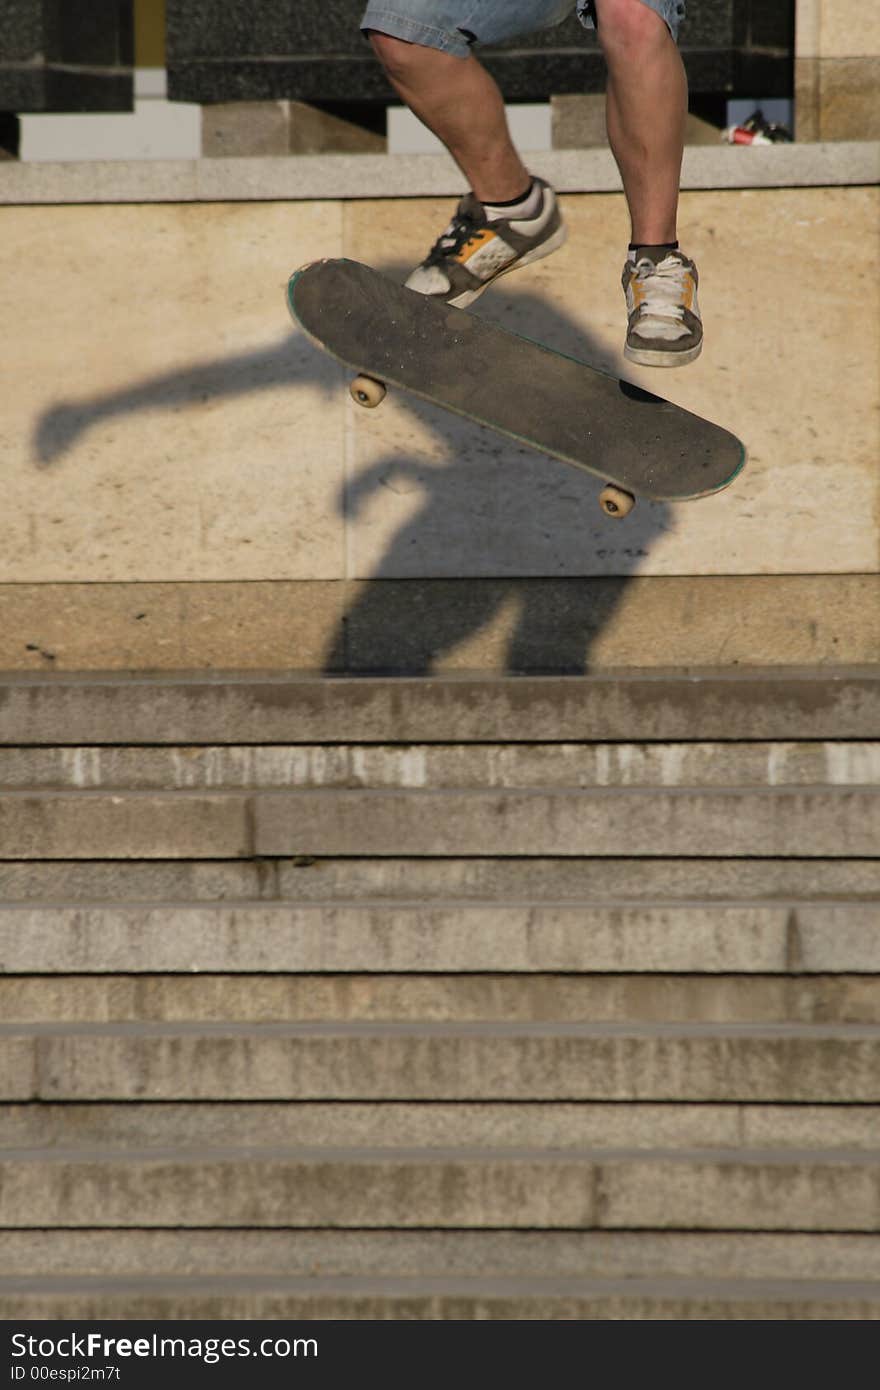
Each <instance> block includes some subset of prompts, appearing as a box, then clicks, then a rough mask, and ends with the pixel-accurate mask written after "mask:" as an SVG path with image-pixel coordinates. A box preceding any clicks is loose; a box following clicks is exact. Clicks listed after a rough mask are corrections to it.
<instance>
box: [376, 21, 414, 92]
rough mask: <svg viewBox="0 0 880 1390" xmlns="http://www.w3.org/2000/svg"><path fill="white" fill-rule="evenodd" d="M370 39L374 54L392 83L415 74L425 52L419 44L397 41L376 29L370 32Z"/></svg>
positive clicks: (402, 40) (390, 35)
mask: <svg viewBox="0 0 880 1390" xmlns="http://www.w3.org/2000/svg"><path fill="white" fill-rule="evenodd" d="M369 39H370V44H371V45H372V49H373V52H374V53H375V55H376V57H377V58H378V59H379V62H380V63H381V64H382V66H383V68H384V69H385V71H386V73H387V74H388V76H389V77H390V78H391V79H392V81H394V80H395V79H400V78H405V77H406V76H407V75H408V74H409V73H412V72H414V71H415V70H416V69H417V68H418V66H419V58H420V56H421V54H422V53H424V52H425V50H424V49H423V48H421V46H420V45H419V44H417V43H408V42H407V40H406V39H396V38H394V36H393V35H392V34H380V33H379V32H378V30H376V29H371V30H370V31H369Z"/></svg>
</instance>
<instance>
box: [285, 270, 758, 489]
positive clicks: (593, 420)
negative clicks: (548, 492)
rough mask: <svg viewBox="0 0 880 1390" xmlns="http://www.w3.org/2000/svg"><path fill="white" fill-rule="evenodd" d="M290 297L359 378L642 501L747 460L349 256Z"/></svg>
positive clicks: (632, 395)
mask: <svg viewBox="0 0 880 1390" xmlns="http://www.w3.org/2000/svg"><path fill="white" fill-rule="evenodd" d="M287 299H288V307H289V309H290V312H291V314H292V316H293V318H294V319H295V320H296V321H297V322H298V323H299V324H301V326H302V327H303V328H304V329H305V331H306V332H307V333H308V334H309V336H310V337H311V338H313V339H314V340H315V341H316V342H317V343H318V345H319V346H320V347H322V348H324V349H325V351H327V352H329V353H330V354H331V355H332V356H333V357H336V358H337V359H338V360H339V361H340V362H343V363H345V364H346V365H347V366H349V367H351V368H353V369H354V371H355V372H357V373H362V374H364V375H367V376H370V377H373V378H375V379H377V380H379V381H381V382H383V383H385V384H386V385H389V386H392V385H393V386H400V387H402V388H403V389H404V390H406V391H410V392H412V393H413V394H414V395H416V396H419V397H421V398H422V399H423V400H428V401H433V402H435V403H436V404H438V405H441V406H443V407H444V408H445V409H447V410H451V411H453V412H455V413H456V414H458V415H464V416H467V418H468V419H470V420H474V421H475V422H477V423H478V424H482V425H486V426H488V427H489V428H490V429H493V430H497V431H498V432H499V433H500V434H503V435H507V436H508V437H509V438H511V439H514V440H516V441H517V442H519V443H522V444H527V445H529V446H530V447H532V448H534V449H537V450H540V451H541V452H543V453H546V454H552V455H554V456H555V457H556V458H558V459H561V460H563V461H564V462H566V463H570V464H572V465H574V467H576V468H583V469H586V471H587V472H589V473H592V474H594V475H595V476H596V477H597V478H599V479H601V480H603V481H606V482H611V483H615V484H617V485H618V486H619V487H622V488H625V489H627V490H628V491H630V492H632V493H634V494H636V495H638V496H642V497H648V498H653V499H655V500H657V501H675V500H683V499H688V498H694V497H704V496H706V495H707V494H708V493H711V492H717V491H719V490H720V489H721V488H723V487H726V486H727V485H728V483H730V482H732V481H733V479H734V478H735V477H736V475H737V473H738V472H739V471H740V469H741V468H742V466H743V464H744V462H745V451H744V449H743V445H742V443H741V442H740V440H739V439H737V438H736V436H735V435H733V434H731V433H730V432H729V431H728V430H725V429H722V428H721V427H720V426H718V425H713V424H712V423H711V422H710V421H708V420H704V419H702V418H701V417H700V416H698V415H694V414H692V413H691V412H690V411H687V410H684V409H682V408H681V407H680V406H676V405H673V404H672V403H671V402H669V401H665V400H663V399H661V397H659V396H655V395H652V394H651V393H650V392H649V391H644V390H642V389H641V388H639V387H637V386H633V385H632V384H631V383H628V382H622V381H619V380H618V379H617V378H616V377H612V376H609V375H608V374H607V373H605V372H601V371H598V370H597V369H596V368H594V367H590V366H588V365H587V364H586V363H585V362H580V361H577V360H576V359H575V358H572V357H566V356H563V355H562V354H561V353H558V352H554V351H552V350H551V349H550V348H546V347H544V346H542V345H541V344H540V343H535V342H532V341H531V340H530V339H528V338H524V337H521V336H520V335H519V334H516V333H511V332H510V331H509V330H507V329H503V328H498V327H496V326H495V325H494V324H490V323H487V322H485V321H484V320H483V319H480V318H478V317H477V316H476V315H474V314H470V313H468V312H467V311H466V310H464V309H452V308H449V307H448V306H446V305H444V304H439V303H437V302H436V301H434V300H431V299H427V298H426V297H425V296H424V295H420V294H417V293H416V292H415V291H414V290H408V289H406V288H405V287H404V286H402V285H398V284H396V283H395V282H394V281H392V280H390V279H389V278H388V277H387V276H385V275H382V274H381V273H380V272H378V271H375V270H372V269H371V268H370V267H369V266H365V265H361V264H360V263H359V262H357V261H350V260H341V259H340V260H324V261H313V262H312V263H311V264H309V265H306V266H303V267H302V269H300V270H298V271H296V272H294V274H293V275H292V276H291V277H290V282H289V285H288V291H287Z"/></svg>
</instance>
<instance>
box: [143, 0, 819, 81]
mask: <svg viewBox="0 0 880 1390" xmlns="http://www.w3.org/2000/svg"><path fill="white" fill-rule="evenodd" d="M691 11H692V12H691V14H690V15H689V16H688V17H687V19H686V20H685V22H684V24H683V25H682V29H681V34H680V43H681V50H682V54H683V56H684V60H685V65H686V67H687V70H688V79H689V82H690V86H691V90H692V91H694V92H726V93H728V94H730V95H736V94H737V93H741V94H742V95H754V93H755V92H756V91H758V90H760V93H761V95H763V96H788V95H790V94H791V92H792V67H793V50H794V0H692V3H691ZM167 13H168V31H167V62H168V78H169V95H170V96H171V97H172V99H173V100H178V101H195V102H201V103H203V104H206V103H211V102H230V101H279V100H287V99H295V100H299V101H310V102H320V101H377V102H380V101H387V100H388V99H389V96H391V90H390V88H389V86H388V84H387V82H386V80H385V78H384V76H383V74H382V72H381V70H380V68H379V65H378V64H377V62H376V60H375V59H374V57H373V55H372V53H371V51H370V49H369V48H368V46H367V45H366V44H365V42H364V40H363V38H362V36H361V34H360V32H359V28H358V26H359V22H360V18H361V15H362V13H363V0H336V3H334V4H332V5H328V4H327V3H326V0H167ZM479 52H480V56H481V58H482V60H483V61H484V62H485V64H486V66H487V67H488V68H489V70H490V71H491V72H492V73H493V75H494V76H495V77H496V79H497V80H498V82H499V83H500V85H501V88H502V91H503V92H504V95H505V97H506V98H507V99H508V100H510V101H544V100H547V99H548V98H549V96H550V95H551V94H560V93H565V92H590V91H600V90H601V89H602V88H603V86H604V82H605V68H604V63H603V61H602V58H601V55H600V53H599V51H598V45H597V42H596V37H595V35H594V34H592V33H588V32H587V31H585V30H584V29H583V27H582V26H581V25H580V24H579V23H578V21H577V19H576V18H575V16H574V15H573V14H572V15H571V17H570V18H568V19H566V20H565V21H564V22H563V23H562V24H559V25H557V26H556V27H555V28H552V29H544V30H540V31H537V32H534V33H531V34H526V35H522V36H520V37H517V38H515V39H512V40H510V41H508V42H507V43H505V44H502V45H498V46H494V47H485V48H480V49H479ZM756 83H757V84H758V85H757V86H756V85H755V84H756Z"/></svg>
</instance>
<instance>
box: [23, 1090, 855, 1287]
mask: <svg viewBox="0 0 880 1390" xmlns="http://www.w3.org/2000/svg"><path fill="white" fill-rule="evenodd" d="M878 1134H880V1107H878V1106H877V1105H845V1104H844V1105H789V1104H780V1105H773V1104H748V1103H732V1104H718V1103H713V1102H711V1101H707V1102H703V1103H701V1104H698V1105H694V1104H687V1103H684V1104H682V1103H675V1102H665V1103H662V1104H659V1103H651V1102H646V1101H631V1102H630V1103H629V1104H627V1105H619V1104H617V1103H616V1102H614V1101H612V1102H608V1103H598V1104H597V1103H591V1102H589V1101H579V1102H570V1101H569V1102H565V1101H540V1102H537V1103H535V1102H532V1103H529V1102H522V1101H502V1102H492V1101H467V1100H464V1101H455V1102H451V1101H449V1102H425V1101H420V1102H400V1101H391V1102H389V1101H371V1102H361V1103H358V1102H352V1101H336V1102H331V1103H328V1102H327V1101H325V1100H319V1101H312V1102H309V1101H299V1102H296V1103H293V1102H290V1101H278V1102H274V1103H273V1102H260V1101H249V1102H245V1103H242V1102H236V1101H233V1100H220V1101H217V1102H210V1101H202V1102H199V1103H198V1104H193V1103H191V1102H174V1101H159V1102H156V1101H148V1100H141V1101H138V1103H137V1104H134V1105H133V1104H131V1103H129V1102H127V1101H125V1102H121V1103H120V1102H112V1101H111V1102H108V1101H102V1102H99V1103H88V1102H70V1101H62V1102H60V1103H59V1102H56V1103H52V1102H46V1103H43V1104H41V1105H32V1104H29V1103H26V1102H25V1103H19V1104H15V1103H12V1104H6V1105H0V1149H47V1150H49V1149H56V1148H63V1149H65V1150H66V1151H73V1150H78V1149H96V1148H101V1149H106V1148H113V1149H116V1150H118V1151H119V1152H122V1151H124V1149H125V1148H126V1147H131V1148H132V1149H150V1148H166V1149H172V1148H176V1149H187V1150H192V1151H198V1150H205V1149H216V1148H223V1147H228V1146H229V1144H230V1142H231V1136H234V1138H235V1140H236V1141H241V1142H242V1143H245V1142H248V1141H249V1140H250V1139H251V1138H253V1139H254V1141H255V1142H256V1141H258V1142H259V1145H260V1146H262V1147H266V1146H272V1147H284V1148H297V1147H298V1148H340V1149H341V1148H345V1147H352V1146H357V1147H360V1148H369V1149H378V1148H382V1147H388V1146H389V1144H393V1145H394V1146H395V1147H398V1148H401V1147H402V1148H408V1149H416V1148H425V1149H432V1148H454V1147H462V1146H464V1147H472V1148H494V1149H499V1150H500V1149H525V1148H532V1149H543V1150H547V1151H551V1150H552V1151H561V1150H578V1149H585V1148H587V1149H593V1148H596V1149H599V1148H604V1149H608V1148H615V1149H632V1150H637V1149H655V1148H664V1149H669V1150H670V1151H672V1150H675V1149H677V1148H683V1149H728V1150H730V1151H731V1152H733V1151H740V1150H749V1149H761V1150H770V1149H773V1150H778V1151H780V1153H782V1152H784V1151H786V1150H802V1151H807V1150H812V1149H817V1150H819V1149H823V1150H828V1151H829V1152H830V1151H831V1150H834V1149H840V1150H848V1151H856V1150H866V1151H868V1150H872V1149H876V1148H877V1136H878ZM878 1259H880V1255H878Z"/></svg>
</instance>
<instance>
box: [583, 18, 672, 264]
mask: <svg viewBox="0 0 880 1390" xmlns="http://www.w3.org/2000/svg"><path fill="white" fill-rule="evenodd" d="M595 4H596V12H597V16H598V36H599V42H600V44H601V47H602V51H603V53H604V55H605V62H606V65H607V68H608V82H607V88H606V120H607V125H608V142H609V144H610V146H611V150H612V153H613V155H614V158H615V159H616V161H617V166H618V168H619V169H620V177H621V179H622V180H623V189H624V193H625V194H626V201H627V204H628V206H629V213H630V219H631V223H632V234H631V240H632V241H633V242H637V243H639V244H640V245H643V246H648V245H660V244H662V243H663V242H667V241H675V240H676V217H677V212H678V189H679V181H680V177H681V158H682V153H683V149H684V127H685V119H686V117H687V78H686V76H685V71H684V64H683V63H682V61H681V55H680V53H679V51H678V48H677V46H676V43H675V40H674V39H673V38H672V35H671V34H670V32H669V30H668V29H667V27H666V24H665V23H664V21H663V20H662V19H661V18H660V16H659V15H658V14H657V13H656V12H655V11H654V10H651V9H649V8H648V6H647V5H643V4H642V3H641V0H595Z"/></svg>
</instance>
